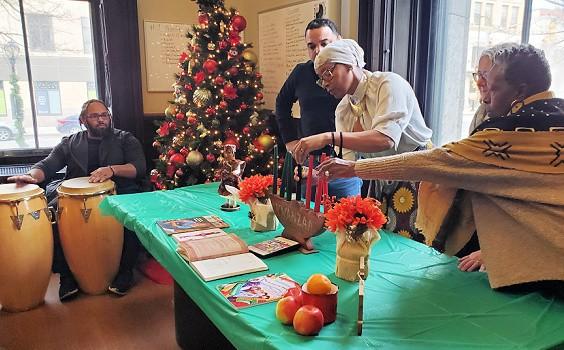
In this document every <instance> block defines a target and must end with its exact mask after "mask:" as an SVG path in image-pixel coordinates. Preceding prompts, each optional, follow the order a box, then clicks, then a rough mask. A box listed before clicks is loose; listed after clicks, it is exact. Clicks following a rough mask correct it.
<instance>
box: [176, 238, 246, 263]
mask: <svg viewBox="0 0 564 350" xmlns="http://www.w3.org/2000/svg"><path fill="white" fill-rule="evenodd" d="M178 250H179V252H180V253H181V255H182V256H183V257H185V258H187V260H188V261H191V262H192V261H198V260H205V259H214V258H218V257H222V256H228V255H233V254H242V253H246V252H248V251H249V248H248V247H247V244H246V243H245V242H244V241H243V240H242V239H241V238H239V237H237V236H235V235H234V234H227V235H225V236H216V237H211V238H203V239H198V240H190V241H183V242H180V243H178Z"/></svg>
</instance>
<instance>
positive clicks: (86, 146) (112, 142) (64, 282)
mask: <svg viewBox="0 0 564 350" xmlns="http://www.w3.org/2000/svg"><path fill="white" fill-rule="evenodd" d="M80 123H81V124H83V125H84V126H85V127H86V131H81V132H78V133H76V134H73V135H70V136H66V137H63V139H62V141H61V143H59V144H58V145H57V146H55V148H53V150H52V151H51V153H50V154H49V156H47V158H45V159H44V160H42V161H40V162H38V163H37V164H35V165H34V166H33V167H32V169H31V170H30V172H29V173H28V174H25V175H19V176H13V177H10V178H8V181H15V182H20V183H32V184H37V183H42V182H45V181H49V180H50V179H51V178H52V177H53V176H54V175H55V174H56V172H57V171H59V170H61V169H62V168H64V167H65V166H66V174H65V180H66V179H72V178H76V177H84V176H89V181H90V182H103V181H106V180H108V179H112V180H113V181H114V182H115V184H116V191H117V193H118V194H126V193H135V192H140V191H141V185H140V181H141V180H142V179H143V178H144V177H145V172H146V165H145V156H144V155H143V149H142V147H141V144H140V143H139V141H138V140H137V139H136V138H135V137H134V136H133V135H132V134H130V133H129V132H126V131H122V130H118V129H114V128H113V126H112V117H111V114H110V112H109V110H108V108H107V107H106V105H105V104H104V102H102V101H100V100H89V101H86V102H85V103H84V104H83V106H82V110H81V112H80ZM61 182H62V181H56V182H52V183H50V184H48V185H47V191H46V196H47V199H48V201H49V204H50V205H53V206H56V200H57V199H56V196H57V192H56V189H57V187H58V186H59V185H60V184H61ZM53 229H54V230H53V231H54V236H55V237H54V238H55V240H54V241H55V252H54V257H53V267H54V271H55V272H59V273H60V276H61V279H60V288H59V298H60V299H61V301H63V300H68V299H69V298H70V297H72V296H75V295H76V294H77V293H78V284H77V283H76V281H75V279H74V277H73V275H72V273H71V271H70V269H69V266H68V264H67V262H66V260H65V257H64V255H63V252H62V249H61V245H60V241H59V233H58V229H57V227H56V225H55V226H54V227H53ZM138 251H139V241H138V240H137V237H136V236H135V233H134V232H131V231H129V230H127V229H125V230H124V240H123V250H122V256H121V262H120V268H119V272H118V275H117V276H116V278H115V279H114V281H113V282H112V284H111V285H110V287H109V291H110V292H113V293H114V294H117V295H125V294H126V293H127V291H128V290H129V288H131V286H132V284H133V273H132V270H133V267H134V264H135V261H136V258H137V254H138Z"/></svg>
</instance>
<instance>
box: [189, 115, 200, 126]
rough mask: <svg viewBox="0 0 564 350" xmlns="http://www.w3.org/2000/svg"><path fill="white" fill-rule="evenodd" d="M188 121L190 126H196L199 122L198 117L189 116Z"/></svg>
mask: <svg viewBox="0 0 564 350" xmlns="http://www.w3.org/2000/svg"><path fill="white" fill-rule="evenodd" d="M187 121H188V124H190V125H194V124H196V123H197V122H198V119H197V118H196V117H194V116H189V117H188V119H187Z"/></svg>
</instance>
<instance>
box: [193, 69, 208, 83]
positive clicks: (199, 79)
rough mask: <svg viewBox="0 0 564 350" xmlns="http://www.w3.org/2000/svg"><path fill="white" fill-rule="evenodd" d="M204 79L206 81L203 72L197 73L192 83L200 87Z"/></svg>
mask: <svg viewBox="0 0 564 350" xmlns="http://www.w3.org/2000/svg"><path fill="white" fill-rule="evenodd" d="M204 79H206V74H205V73H204V72H202V71H199V72H197V73H196V74H194V83H196V85H200V84H201V83H202V81H204Z"/></svg>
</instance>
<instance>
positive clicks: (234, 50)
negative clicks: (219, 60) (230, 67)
mask: <svg viewBox="0 0 564 350" xmlns="http://www.w3.org/2000/svg"><path fill="white" fill-rule="evenodd" d="M237 55H239V51H238V50H237V48H236V47H235V46H233V47H231V48H230V49H229V52H228V53H227V57H228V58H229V59H233V58H234V57H237Z"/></svg>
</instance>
